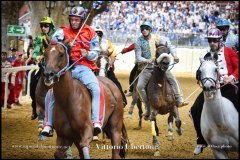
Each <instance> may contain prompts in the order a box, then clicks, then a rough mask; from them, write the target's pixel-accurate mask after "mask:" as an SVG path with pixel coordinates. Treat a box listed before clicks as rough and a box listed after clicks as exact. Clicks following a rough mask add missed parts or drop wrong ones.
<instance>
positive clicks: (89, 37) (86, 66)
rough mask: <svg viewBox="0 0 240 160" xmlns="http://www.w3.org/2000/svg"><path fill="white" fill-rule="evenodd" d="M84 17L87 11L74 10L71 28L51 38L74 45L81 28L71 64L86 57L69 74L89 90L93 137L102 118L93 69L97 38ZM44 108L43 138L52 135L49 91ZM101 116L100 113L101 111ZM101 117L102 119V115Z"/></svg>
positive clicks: (97, 43) (51, 95) (98, 128)
mask: <svg viewBox="0 0 240 160" xmlns="http://www.w3.org/2000/svg"><path fill="white" fill-rule="evenodd" d="M85 17H86V11H85V10H84V8H82V7H73V8H72V10H71V11H70V14H69V23H70V26H66V27H60V28H59V29H58V30H57V31H56V33H55V34H54V35H53V39H55V40H57V41H62V40H64V39H70V42H73V40H74V38H75V37H76V35H77V34H78V31H79V29H80V28H81V26H82V25H83V28H82V30H81V31H80V34H79V36H78V37H77V38H76V40H75V43H74V44H73V46H72V48H71V53H70V57H71V59H72V60H73V61H77V60H78V59H79V58H80V57H82V54H86V52H87V56H86V57H84V58H82V59H81V60H79V61H78V62H77V63H76V64H75V66H74V68H73V70H72V71H71V72H72V77H73V78H76V79H78V80H80V81H81V82H82V83H83V84H84V85H86V87H87V88H88V89H89V91H90V93H91V95H92V104H91V106H92V122H93V126H94V136H95V135H97V134H99V133H101V128H102V124H103V119H99V117H102V115H99V113H100V87H99V83H98V80H97V78H96V76H95V75H94V73H93V70H97V69H98V67H97V66H96V63H95V61H96V59H97V57H98V55H99V53H100V46H99V39H98V37H97V34H96V33H95V31H94V30H93V29H92V28H91V27H90V26H88V25H86V24H83V21H84V20H85ZM45 103H46V105H45V106H46V107H47V106H49V107H48V108H47V109H46V110H48V113H46V115H47V117H46V126H45V127H44V129H43V131H42V134H43V135H46V136H52V125H53V118H52V110H53V104H54V96H53V93H52V91H49V92H48V93H47V96H46V99H45ZM101 113H102V112H101ZM103 117H104V116H103Z"/></svg>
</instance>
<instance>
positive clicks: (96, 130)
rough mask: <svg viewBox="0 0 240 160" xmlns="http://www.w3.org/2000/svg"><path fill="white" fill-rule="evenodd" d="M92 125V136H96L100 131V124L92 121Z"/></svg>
mask: <svg viewBox="0 0 240 160" xmlns="http://www.w3.org/2000/svg"><path fill="white" fill-rule="evenodd" d="M93 127H94V129H93V136H97V135H98V134H99V133H101V132H102V129H101V128H102V126H101V125H100V124H99V123H94V125H93Z"/></svg>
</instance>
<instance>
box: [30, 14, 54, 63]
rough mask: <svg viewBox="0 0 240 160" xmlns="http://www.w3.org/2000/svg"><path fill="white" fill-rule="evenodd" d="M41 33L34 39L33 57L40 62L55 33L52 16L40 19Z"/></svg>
mask: <svg viewBox="0 0 240 160" xmlns="http://www.w3.org/2000/svg"><path fill="white" fill-rule="evenodd" d="M40 28H41V31H42V32H41V34H40V35H39V36H37V37H36V38H35V39H34V52H33V59H34V60H36V61H37V62H38V63H40V62H41V60H42V59H43V58H44V54H45V49H46V48H47V47H48V44H49V43H50V41H51V37H52V35H53V34H54V33H55V31H56V30H55V27H54V23H53V20H52V18H50V17H43V18H42V19H41V21H40Z"/></svg>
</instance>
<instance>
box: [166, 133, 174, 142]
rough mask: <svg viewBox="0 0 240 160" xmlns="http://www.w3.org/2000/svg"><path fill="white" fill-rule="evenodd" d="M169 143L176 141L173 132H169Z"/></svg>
mask: <svg viewBox="0 0 240 160" xmlns="http://www.w3.org/2000/svg"><path fill="white" fill-rule="evenodd" d="M167 139H168V140H169V141H172V140H174V137H173V133H172V132H168V138H167Z"/></svg>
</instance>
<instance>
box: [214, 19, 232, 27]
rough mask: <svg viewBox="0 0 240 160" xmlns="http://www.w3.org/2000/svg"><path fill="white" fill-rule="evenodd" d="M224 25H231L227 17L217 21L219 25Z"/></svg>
mask: <svg viewBox="0 0 240 160" xmlns="http://www.w3.org/2000/svg"><path fill="white" fill-rule="evenodd" d="M222 26H228V27H229V26H230V23H229V22H228V20H226V19H219V20H218V21H217V27H222Z"/></svg>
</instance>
